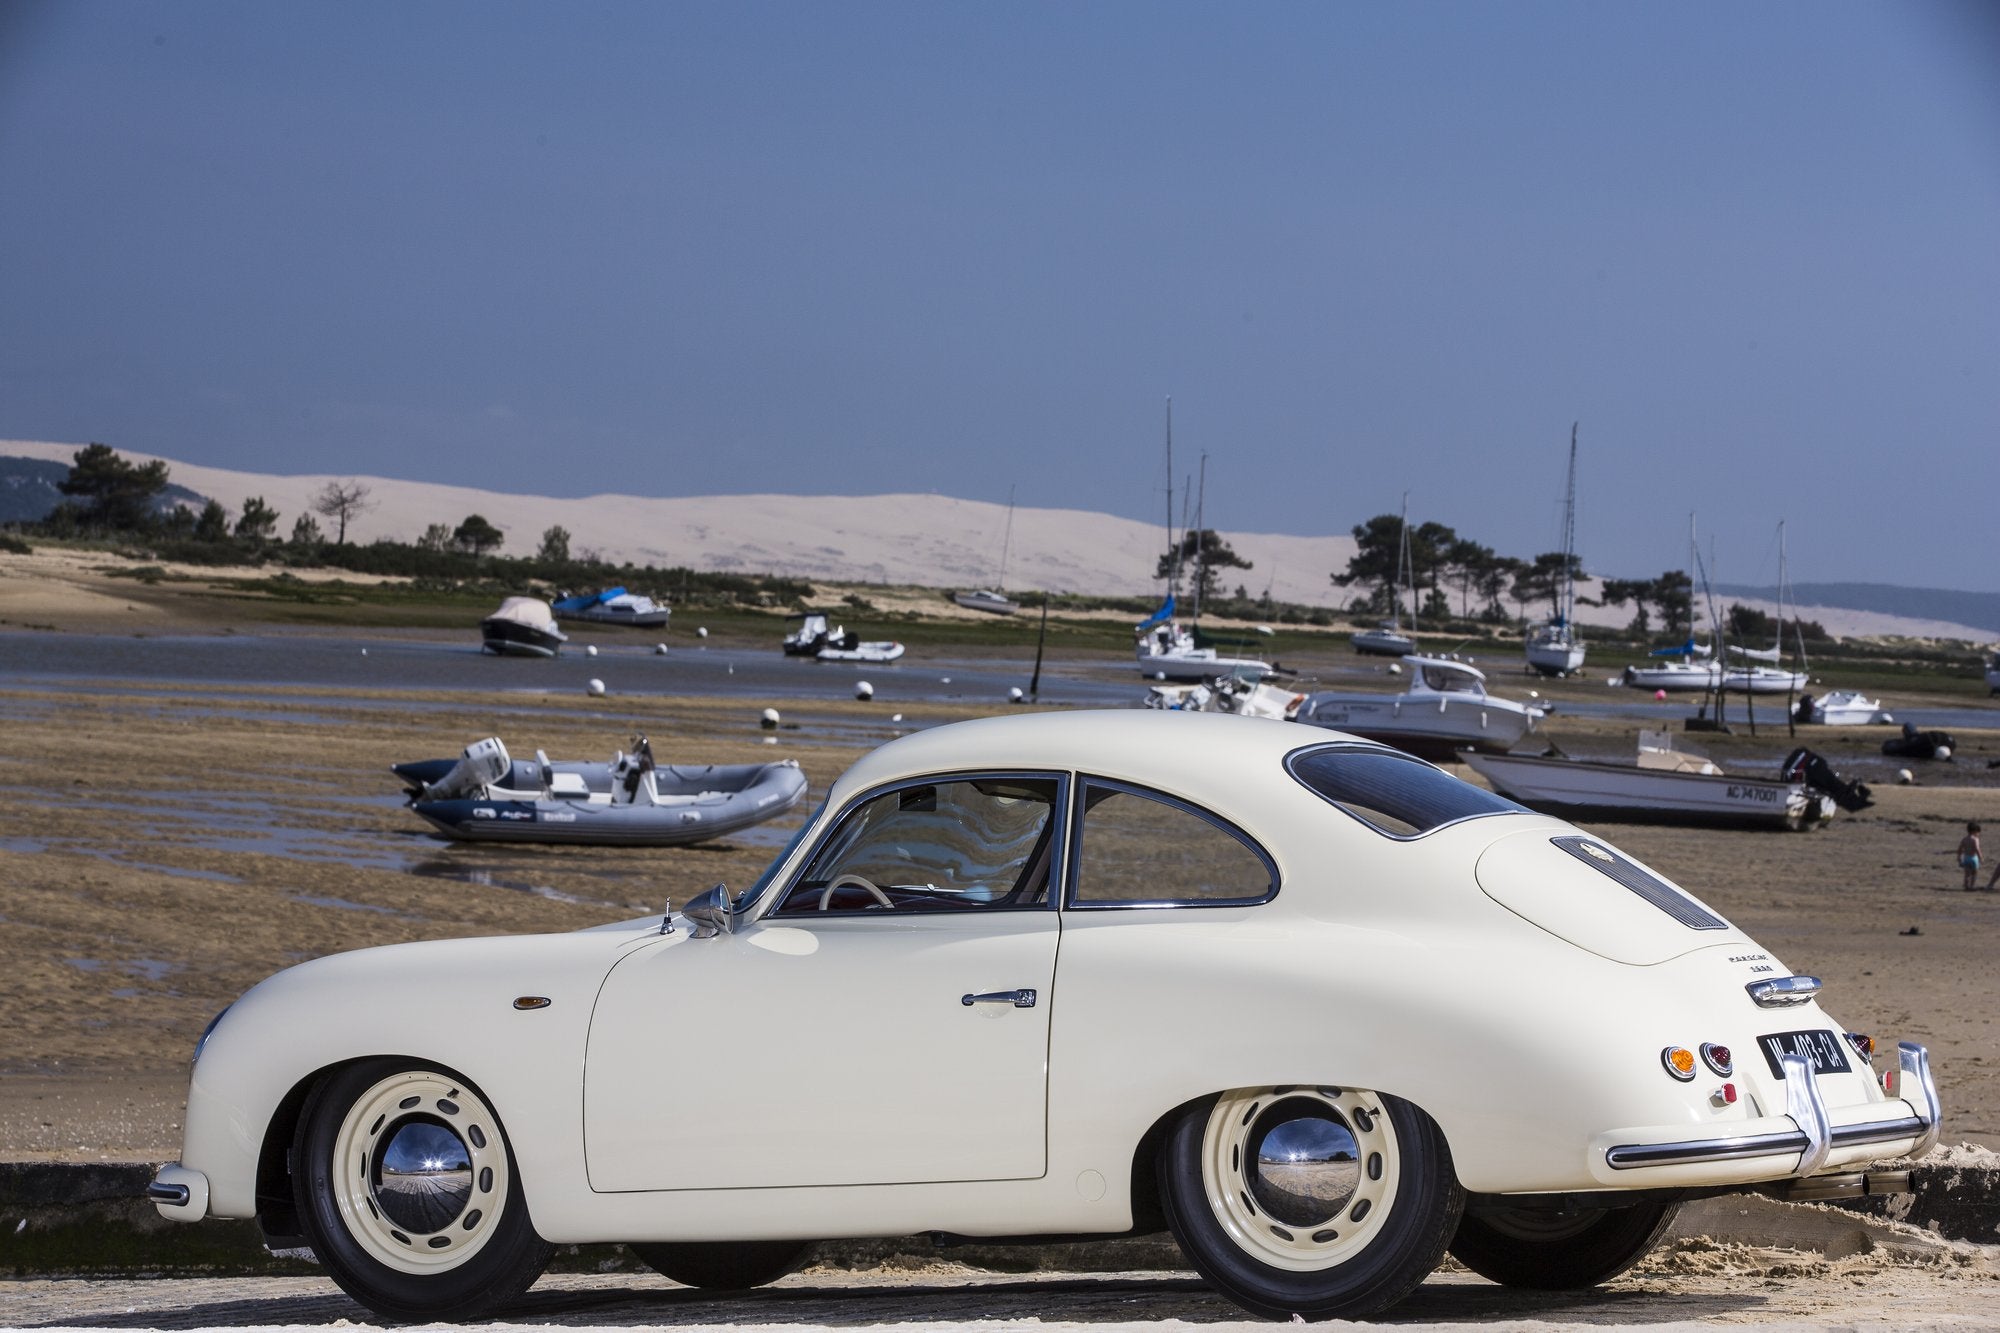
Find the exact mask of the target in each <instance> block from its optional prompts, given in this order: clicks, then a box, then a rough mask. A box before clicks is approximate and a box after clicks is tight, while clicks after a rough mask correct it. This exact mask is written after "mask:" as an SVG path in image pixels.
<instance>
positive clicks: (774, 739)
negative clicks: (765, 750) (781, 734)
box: [764, 736, 778, 745]
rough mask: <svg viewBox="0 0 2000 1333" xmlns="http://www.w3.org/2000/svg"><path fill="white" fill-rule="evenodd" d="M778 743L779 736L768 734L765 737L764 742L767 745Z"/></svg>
mask: <svg viewBox="0 0 2000 1333" xmlns="http://www.w3.org/2000/svg"><path fill="white" fill-rule="evenodd" d="M777 743H778V738H777V737H776V736H766V737H765V738H764V744H766V745H776V744H777Z"/></svg>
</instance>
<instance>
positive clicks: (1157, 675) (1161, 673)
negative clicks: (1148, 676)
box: [1153, 671, 1167, 680]
mask: <svg viewBox="0 0 2000 1333" xmlns="http://www.w3.org/2000/svg"><path fill="white" fill-rule="evenodd" d="M1166 678H1167V673H1166V672H1164V671H1155V672H1154V673H1153V679H1154V680H1165V679H1166Z"/></svg>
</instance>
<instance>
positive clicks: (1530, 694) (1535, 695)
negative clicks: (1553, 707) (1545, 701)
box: [1528, 690, 1542, 699]
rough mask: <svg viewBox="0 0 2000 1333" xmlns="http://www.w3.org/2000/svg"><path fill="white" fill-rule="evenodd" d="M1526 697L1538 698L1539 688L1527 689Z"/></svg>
mask: <svg viewBox="0 0 2000 1333" xmlns="http://www.w3.org/2000/svg"><path fill="white" fill-rule="evenodd" d="M1528 697H1529V698H1530V699H1539V698H1541V697H1542V692H1541V691H1540V690H1529V691H1528Z"/></svg>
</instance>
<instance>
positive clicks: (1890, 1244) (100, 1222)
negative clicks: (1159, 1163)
mask: <svg viewBox="0 0 2000 1333" xmlns="http://www.w3.org/2000/svg"><path fill="white" fill-rule="evenodd" d="M1935 1157H1936V1158H1937V1159H1938V1160H1934V1161H1932V1162H1931V1163H1930V1164H1927V1165H1923V1166H1915V1167H1912V1168H1911V1176H1910V1183H1911V1188H1912V1193H1910V1194H1902V1195H1891V1196H1887V1197H1884V1198H1876V1199H1857V1200H1854V1201H1852V1202H1851V1203H1843V1204H1840V1205H1837V1206H1829V1205H1822V1204H1786V1203H1777V1202H1774V1201H1772V1200H1769V1199H1764V1198H1760V1197H1756V1196H1750V1195H1727V1196H1724V1197H1722V1198H1717V1199H1706V1200H1702V1201H1700V1202H1697V1203H1694V1204H1690V1205H1689V1206H1688V1207H1687V1208H1685V1209H1684V1210H1683V1211H1682V1215H1681V1219H1680V1221H1679V1223H1678V1224H1677V1225H1676V1227H1675V1231H1674V1234H1675V1235H1677V1236H1683V1237H1687V1236H1698V1235H1705V1236H1708V1237H1710V1238H1712V1239H1715V1240H1718V1241H1726V1242H1731V1243H1739V1244H1745V1245H1757V1246H1770V1245H1778V1246H1784V1247H1789V1248H1795V1249H1803V1250H1815V1251H1818V1252H1821V1253H1824V1254H1826V1255H1827V1256H1828V1257H1829V1258H1844V1257H1846V1256H1847V1255H1850V1254H1855V1253H1861V1252H1866V1251H1872V1250H1885V1249H1886V1250H1905V1249H1906V1250H1912V1251H1915V1252H1922V1251H1924V1250H1925V1249H1926V1247H1928V1246H1940V1245H1945V1244H1948V1243H1949V1242H1952V1241H1971V1242H1976V1243H1978V1244H1982V1245H1993V1244H1996V1243H2000V1156H1996V1155H1995V1154H1991V1153H1978V1152H1968V1151H1967V1150H1964V1149H1955V1150H1950V1151H1948V1152H1944V1153H1940V1154H1936V1155H1935ZM152 1178H153V1168H152V1167H149V1166H103V1165H87V1164H82V1165H71V1164H67V1163H51V1162H8V1163H0V1277H56V1276H65V1277H75V1276H110V1275H119V1274H125V1275H130V1274H142V1273H143V1274H158V1275H161V1276H187V1275H196V1274H260V1273H313V1272H317V1271H318V1269H317V1268H316V1267H315V1266H314V1265H313V1264H311V1263H310V1262H307V1261H305V1260H303V1259H301V1258H298V1257H279V1256H277V1255H273V1254H271V1253H270V1252H269V1251H267V1250H266V1249H265V1248H264V1244H263V1237H262V1235H261V1234H260V1233H259V1232H258V1230H257V1226H256V1224H255V1223H253V1222H202V1223H198V1224H194V1225H189V1224H187V1223H183V1222H169V1221H167V1220H166V1219H165V1218H162V1217H161V1216H160V1215H159V1213H158V1212H157V1211H156V1210H155V1209H154V1208H153V1206H152V1205H151V1204H150V1203H147V1202H146V1201H145V1199H144V1198H143V1197H142V1196H143V1194H144V1192H145V1188H146V1185H147V1182H149V1181H150V1180H152ZM1877 1219H1880V1220H1877ZM939 1260H944V1261H949V1262H955V1263H961V1264H965V1265H968V1266H970V1267H974V1268H986V1269H991V1270H994V1271H997V1272H1018V1273H1027V1272H1035V1271H1039V1270H1043V1269H1051V1270H1054V1269H1060V1270H1062V1271H1064V1272H1072V1273H1075V1272H1093V1271H1096V1272H1114V1271H1116V1272H1135V1271H1148V1270H1185V1269H1186V1268H1187V1267H1188V1263H1187V1261H1186V1259H1184V1258H1183V1257H1182V1255H1181V1252H1180V1248H1179V1247H1178V1246H1176V1245H1175V1244H1174V1242H1173V1241H1172V1239H1171V1238H1169V1237H1166V1236H1158V1237H1140V1238H1137V1239H1131V1240H1107V1241H1088V1242H1076V1243H1067V1244H1054V1245H984V1244H962V1245H944V1246H941V1245H939V1244H937V1243H936V1242H934V1241H932V1240H931V1239H930V1238H929V1237H925V1236H910V1237H903V1238H901V1239H895V1240H859V1241H832V1242H828V1243H827V1244H825V1245H823V1246H821V1247H820V1256H819V1261H820V1262H821V1263H824V1264H828V1265H831V1266H833V1267H838V1268H876V1267H890V1268H895V1267H906V1266H908V1267H914V1266H917V1265H921V1264H926V1263H933V1262H936V1261H939ZM554 1266H555V1267H556V1268H557V1269H559V1270H568V1271H572V1272H576V1271H583V1272H616V1271H620V1270H623V1269H637V1268H639V1267H641V1265H640V1264H638V1262H637V1261H636V1260H635V1259H633V1258H632V1257H631V1256H630V1255H629V1254H627V1253H626V1252H625V1250H624V1248H623V1247H621V1246H617V1245H584V1246H566V1247H564V1249H563V1250H562V1252H561V1253H560V1254H559V1255H558V1257H557V1260H556V1264H555V1265H554Z"/></svg>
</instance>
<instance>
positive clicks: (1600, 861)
mask: <svg viewBox="0 0 2000 1333" xmlns="http://www.w3.org/2000/svg"><path fill="white" fill-rule="evenodd" d="M1474 875H1475V876H1476V877H1477V879H1478V881H1479V887H1480V888H1481V889H1482V890H1484V891H1485V893H1486V896H1487V897H1489V898H1491V899H1493V900H1494V901H1495V902H1497V903H1499V904H1500V905H1501V906H1502V907H1505V908H1507V909H1508V910H1509V911H1511V912H1513V913H1514V914H1516V915H1517V916H1520V917H1523V918H1525V919H1527V920H1529V921H1532V922H1533V923H1534V924H1536V925H1537V926H1540V927H1541V928H1542V929H1543V930H1546V931H1548V932H1549V933H1550V934H1552V935H1556V936H1559V937H1560V938H1562V939H1565V940H1568V941H1569V942H1570V943H1571V944H1574V945H1576V946H1577V947H1578V948H1581V949H1588V950H1590V952H1592V953H1594V954H1597V955H1599V956H1601V957H1604V958H1609V959H1611V960H1613V961H1614V962H1620V963H1633V964H1637V965H1640V966H1644V965H1647V964H1652V963H1663V962H1665V961H1666V960H1667V959H1669V958H1677V957H1679V956H1680V955H1681V954H1684V953H1686V952H1688V951H1689V950H1690V949H1699V948H1703V947H1706V946H1708V945H1712V944H1720V943H1723V942H1725V941H1727V940H1733V939H1740V938H1741V937H1742V932H1740V931H1738V930H1737V929H1736V927H1734V926H1732V925H1731V924H1730V923H1729V922H1727V921H1725V920H1724V919H1723V918H1722V915H1721V914H1720V913H1718V912H1716V911H1715V910H1714V909H1712V908H1710V907H1709V906H1708V905H1707V904H1705V903H1703V902H1702V901H1701V900H1700V899H1698V898H1696V897H1695V896H1694V895H1693V894H1691V893H1689V892H1687V890H1685V889H1683V888H1681V887H1680V886H1679V885H1677V884H1675V883H1674V882H1673V881H1671V880H1669V879H1668V878H1667V877H1666V876H1664V875H1662V874H1660V873H1659V872H1658V871H1656V870H1653V869H1651V868H1650V867H1648V866H1645V865H1642V864H1640V863H1639V862H1637V861H1635V860H1633V859H1632V858H1631V857H1629V856H1627V855H1625V853H1623V852H1621V851H1619V850H1618V849H1617V848H1615V847H1613V846H1611V845H1610V844H1609V843H1607V842H1604V841H1602V840H1601V839H1598V838H1593V837H1591V836H1589V835H1588V834H1584V833H1578V832H1574V831H1570V832H1554V833H1552V832H1549V831H1548V830H1546V829H1543V830H1540V831H1535V832H1523V833H1514V834H1510V835H1508V836H1507V837H1504V838H1501V839H1499V840H1498V841H1496V842H1494V843H1493V844H1492V845H1491V846H1489V847H1488V848H1487V849H1486V850H1485V852H1483V853H1482V854H1481V855H1480V857H1479V862H1478V865H1477V866H1476V867H1475V869H1474Z"/></svg>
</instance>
